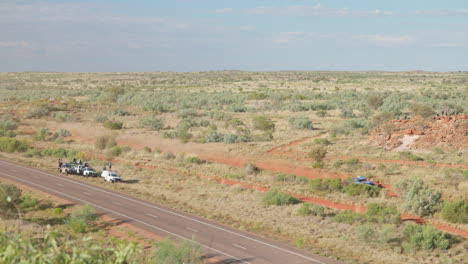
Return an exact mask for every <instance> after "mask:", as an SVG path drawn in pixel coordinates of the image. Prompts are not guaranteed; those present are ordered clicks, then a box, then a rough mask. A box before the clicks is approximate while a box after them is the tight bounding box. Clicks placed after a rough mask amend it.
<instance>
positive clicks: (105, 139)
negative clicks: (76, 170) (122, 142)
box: [94, 135, 117, 150]
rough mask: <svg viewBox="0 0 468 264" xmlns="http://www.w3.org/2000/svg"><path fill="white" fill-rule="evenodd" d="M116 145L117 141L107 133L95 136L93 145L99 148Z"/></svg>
mask: <svg viewBox="0 0 468 264" xmlns="http://www.w3.org/2000/svg"><path fill="white" fill-rule="evenodd" d="M116 145H117V142H116V141H115V138H114V137H111V136H107V135H104V136H98V137H96V142H95V143H94V146H95V147H96V148H97V149H100V150H103V149H106V148H112V147H114V146H116Z"/></svg>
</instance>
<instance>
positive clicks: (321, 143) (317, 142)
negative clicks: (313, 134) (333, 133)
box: [314, 138, 331, 146]
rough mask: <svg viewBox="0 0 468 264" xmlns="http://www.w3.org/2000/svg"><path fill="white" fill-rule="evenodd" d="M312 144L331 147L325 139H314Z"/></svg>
mask: <svg viewBox="0 0 468 264" xmlns="http://www.w3.org/2000/svg"><path fill="white" fill-rule="evenodd" d="M314 144H317V145H325V146H328V145H331V142H330V141H328V139H326V138H316V139H314Z"/></svg>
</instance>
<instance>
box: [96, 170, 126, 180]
mask: <svg viewBox="0 0 468 264" xmlns="http://www.w3.org/2000/svg"><path fill="white" fill-rule="evenodd" d="M101 177H103V178H104V181H108V182H112V183H114V182H119V181H122V179H121V178H120V176H119V175H118V174H117V172H115V171H108V170H105V171H103V172H102V173H101Z"/></svg>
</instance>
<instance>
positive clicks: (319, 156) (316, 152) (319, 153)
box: [309, 146, 327, 163]
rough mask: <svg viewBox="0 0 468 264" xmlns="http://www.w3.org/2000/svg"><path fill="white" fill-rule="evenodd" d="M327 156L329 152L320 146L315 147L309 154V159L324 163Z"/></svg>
mask: <svg viewBox="0 0 468 264" xmlns="http://www.w3.org/2000/svg"><path fill="white" fill-rule="evenodd" d="M326 155H327V150H326V149H325V148H324V147H321V146H318V147H314V148H313V149H312V150H311V151H310V152H309V157H310V158H312V160H313V161H315V162H317V163H322V161H323V159H324V158H325V156H326Z"/></svg>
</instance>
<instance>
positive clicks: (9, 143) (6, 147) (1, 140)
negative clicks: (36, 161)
mask: <svg viewBox="0 0 468 264" xmlns="http://www.w3.org/2000/svg"><path fill="white" fill-rule="evenodd" d="M29 147H30V146H29V142H28V141H26V140H18V139H16V138H10V137H0V151H1V152H8V153H12V152H26V151H27V150H28V149H29Z"/></svg>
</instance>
